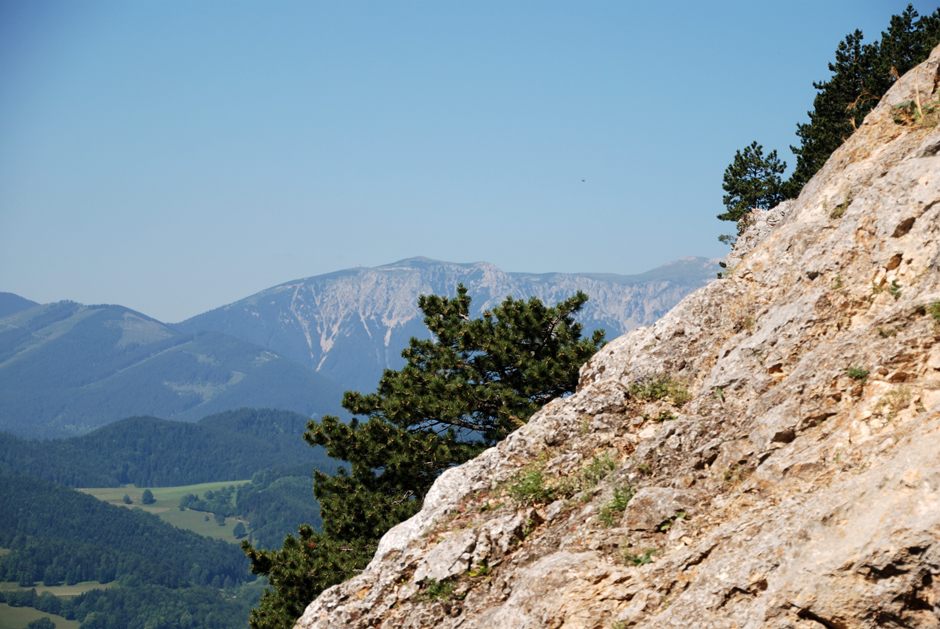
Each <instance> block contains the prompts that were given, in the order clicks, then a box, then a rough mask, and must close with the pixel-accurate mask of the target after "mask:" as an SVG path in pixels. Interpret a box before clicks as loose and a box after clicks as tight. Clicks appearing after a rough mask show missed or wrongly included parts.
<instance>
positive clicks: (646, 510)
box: [620, 487, 702, 531]
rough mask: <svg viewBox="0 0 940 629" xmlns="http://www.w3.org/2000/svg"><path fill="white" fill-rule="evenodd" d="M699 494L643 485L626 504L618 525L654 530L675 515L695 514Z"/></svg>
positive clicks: (641, 529) (699, 499)
mask: <svg viewBox="0 0 940 629" xmlns="http://www.w3.org/2000/svg"><path fill="white" fill-rule="evenodd" d="M701 500H702V496H701V494H699V492H697V491H689V490H682V489H673V488H671V487H645V488H643V489H641V490H639V491H638V492H636V495H635V496H634V497H633V500H631V501H630V504H629V505H627V509H626V511H625V512H624V515H623V521H622V522H621V524H620V526H622V527H624V528H627V529H630V530H632V531H656V530H659V529H660V527H661V526H662V525H663V523H664V522H666V521H667V520H670V519H674V518H675V517H676V516H677V515H679V514H683V515H687V516H692V515H695V513H696V510H697V508H698V505H699V503H700V502H701Z"/></svg>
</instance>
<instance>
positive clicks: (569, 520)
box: [296, 48, 940, 629]
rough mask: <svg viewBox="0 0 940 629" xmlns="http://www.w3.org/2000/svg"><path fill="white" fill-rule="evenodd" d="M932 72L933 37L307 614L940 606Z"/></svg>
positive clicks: (489, 620)
mask: <svg viewBox="0 0 940 629" xmlns="http://www.w3.org/2000/svg"><path fill="white" fill-rule="evenodd" d="M938 85H940V48H938V49H936V50H934V51H933V53H932V54H931V56H930V58H929V59H928V60H927V61H926V62H925V63H924V64H922V65H921V66H919V67H918V68H917V69H916V70H915V71H913V72H910V73H908V74H906V75H905V76H904V77H902V78H901V79H900V80H899V81H897V82H896V83H895V85H894V86H893V87H892V88H891V90H890V91H889V92H888V93H887V94H886V95H885V96H884V97H883V98H882V100H881V101H880V103H879V105H878V106H877V108H876V109H875V110H874V111H873V112H872V113H871V114H870V115H869V116H868V117H867V118H866V120H865V122H864V124H863V125H861V126H860V128H859V129H858V130H857V131H856V132H855V133H854V134H853V135H852V136H851V137H850V138H848V140H847V141H846V142H845V143H844V144H843V145H842V146H841V147H840V148H839V149H838V150H836V152H835V153H834V154H833V155H832V156H831V158H830V159H829V160H828V162H827V163H826V165H825V166H824V167H823V169H822V170H821V171H820V172H819V173H817V175H816V176H815V177H814V178H813V180H812V181H810V182H809V183H808V184H807V186H806V187H805V188H804V189H803V191H802V193H801V194H800V196H799V198H798V199H796V200H795V201H794V202H793V203H792V207H790V208H788V211H787V212H784V213H782V214H783V215H782V216H780V217H778V218H779V220H775V222H776V224H775V225H769V226H768V225H767V222H766V221H765V222H764V227H761V228H759V229H763V230H764V231H763V233H761V234H756V233H755V232H752V233H751V234H750V235H749V236H748V234H745V236H748V237H745V238H742V239H741V243H740V245H741V246H740V248H739V249H738V250H737V251H736V252H735V255H734V256H733V257H732V258H729V262H731V264H729V267H730V268H729V272H728V274H727V277H726V278H725V279H723V280H721V281H717V282H712V283H711V284H709V285H707V286H705V287H703V288H700V289H699V290H698V291H696V292H695V293H693V294H692V295H690V296H688V297H686V298H685V299H684V300H682V302H681V303H680V304H679V305H678V306H676V307H675V308H674V309H672V310H671V311H670V312H669V313H668V314H667V315H666V316H665V317H663V318H662V319H660V320H659V321H658V322H656V323H655V324H653V325H651V326H649V327H644V328H639V329H637V330H634V331H632V332H629V333H627V334H626V335H624V336H621V337H620V338H618V339H616V340H614V341H613V342H611V343H610V344H609V345H607V346H606V347H605V348H604V349H603V350H602V351H601V352H599V353H598V355H597V356H595V357H594V358H593V359H592V360H591V361H589V363H588V364H586V365H585V366H584V368H583V369H582V372H581V384H580V387H579V390H578V391H577V392H576V393H575V394H574V395H572V396H570V397H569V398H567V399H559V400H555V401H554V402H552V403H551V404H549V405H548V406H546V407H545V408H543V409H542V410H541V411H540V412H539V413H538V414H536V415H535V416H534V417H533V418H532V420H531V421H530V422H529V423H528V424H527V425H526V426H524V427H522V428H520V429H519V430H518V431H516V432H514V433H513V434H512V435H510V436H509V437H508V438H507V439H506V440H505V441H503V442H502V443H500V444H499V445H498V446H496V447H494V448H491V449H490V450H487V451H486V452H484V453H483V454H482V455H480V456H479V457H478V458H476V459H474V460H473V461H470V462H468V463H466V464H464V465H462V466H460V467H457V468H453V469H451V470H448V471H447V472H445V473H444V474H443V475H442V476H441V477H440V478H439V479H438V481H437V482H436V483H435V485H434V486H433V488H432V489H431V491H430V493H429V494H428V496H427V497H426V499H425V503H424V507H423V509H422V511H421V512H419V513H418V514H417V515H416V516H415V517H413V518H411V519H410V520H408V521H406V522H403V523H402V524H400V525H398V526H397V527H395V528H393V529H392V530H391V531H389V532H388V533H387V534H386V535H385V537H384V538H383V539H382V541H381V544H380V546H379V549H378V551H377V553H376V555H375V558H374V559H373V561H372V563H371V564H370V565H369V566H368V567H367V568H366V570H365V571H363V573H362V574H360V575H359V576H357V577H355V578H353V579H351V580H350V581H347V582H346V583H343V584H341V585H338V586H335V587H333V588H330V589H329V590H327V591H326V592H324V593H323V594H322V595H321V596H320V597H319V598H318V599H317V600H315V601H314V602H312V603H311V605H310V606H309V607H308V608H307V610H306V612H305V614H304V615H303V617H302V618H301V619H300V620H299V621H298V623H297V625H296V626H297V628H299V629H314V628H316V629H320V628H326V627H330V628H336V627H356V628H358V627H396V628H399V627H400V628H419V627H432V626H433V627H437V628H441V629H448V628H456V627H461V628H467V629H469V628H477V627H479V628H483V627H486V628H506V629H509V628H513V629H527V628H533V629H534V628H545V627H547V628H551V629H576V628H577V629H608V628H611V629H613V628H616V629H624V628H626V627H644V628H652V627H657V628H668V627H676V628H680V627H681V628H682V629H688V628H693V629H694V628H701V629H705V628H714V629H719V628H721V629H726V628H729V627H734V628H739V629H751V628H753V629H756V628H758V627H772V628H776V629H785V628H786V629H813V628H816V629H822V628H829V629H855V628H866V629H867V628H872V629H874V628H875V627H892V628H901V627H937V626H940V457H938V455H937V453H938V452H940V267H938V265H940V237H938V236H940V233H938V232H940V156H938V155H940V130H938V129H936V128H935V127H930V126H925V125H919V124H905V123H903V122H902V123H898V122H896V121H895V119H894V118H895V114H896V111H897V108H899V107H912V106H913V105H912V104H911V103H917V106H920V104H921V103H926V104H928V106H929V105H931V104H933V103H936V102H937V101H938V96H937V87H938ZM758 222H760V221H758ZM755 228H756V229H757V227H756V226H755ZM533 486H537V488H538V489H539V491H537V492H535V491H531V490H527V489H526V488H527V487H528V488H530V489H531V488H532V487H533Z"/></svg>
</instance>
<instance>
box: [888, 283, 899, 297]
mask: <svg viewBox="0 0 940 629" xmlns="http://www.w3.org/2000/svg"><path fill="white" fill-rule="evenodd" d="M888 292H889V293H891V296H892V297H894V298H895V299H900V297H901V285H900V284H898V283H897V280H891V286H890V287H888Z"/></svg>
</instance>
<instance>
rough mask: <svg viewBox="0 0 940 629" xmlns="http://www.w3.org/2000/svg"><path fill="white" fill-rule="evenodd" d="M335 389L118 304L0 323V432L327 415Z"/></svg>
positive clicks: (306, 373) (249, 349) (234, 343)
mask: <svg viewBox="0 0 940 629" xmlns="http://www.w3.org/2000/svg"><path fill="white" fill-rule="evenodd" d="M341 393H342V391H341V389H340V388H339V387H338V386H337V385H335V384H334V383H333V382H331V381H330V380H328V379H327V378H325V377H323V376H321V375H319V374H316V373H314V372H313V371H311V370H309V369H307V368H304V367H302V366H301V365H298V364H296V363H294V362H293V361H290V360H287V359H285V358H283V357H281V356H279V355H277V354H275V353H273V352H271V351H268V350H266V349H264V348H261V347H258V346H255V345H252V344H249V343H246V342H245V341H242V340H239V339H236V338H234V337H230V336H227V335H224V334H220V333H218V332H208V333H200V334H183V333H181V332H178V331H176V330H174V329H172V328H170V327H168V326H166V325H164V324H162V323H160V322H159V321H156V320H154V319H151V318H149V317H147V316H145V315H142V314H140V313H137V312H134V311H132V310H129V309H127V308H124V307H122V306H84V305H81V304H77V303H74V302H59V303H56V304H47V305H44V306H37V307H35V308H31V309H29V310H24V311H21V312H18V313H16V314H13V315H11V316H9V317H5V318H3V319H0V430H5V431H9V432H12V433H15V434H19V435H24V436H30V437H51V436H65V435H69V434H80V433H84V432H87V431H89V430H92V429H94V428H96V427H98V426H102V425H104V424H108V423H111V422H113V421H117V420H118V419H121V418H124V417H128V416H133V415H154V416H158V417H163V418H166V419H179V420H185V421H195V420H196V419H198V418H200V417H203V416H205V415H207V414H210V413H213V412H220V411H223V410H229V409H233V408H240V407H243V406H254V407H274V408H282V409H287V410H292V411H296V412H298V413H301V414H303V415H311V414H314V413H316V414H324V413H336V412H338V411H339V410H340V407H339V401H340V398H341Z"/></svg>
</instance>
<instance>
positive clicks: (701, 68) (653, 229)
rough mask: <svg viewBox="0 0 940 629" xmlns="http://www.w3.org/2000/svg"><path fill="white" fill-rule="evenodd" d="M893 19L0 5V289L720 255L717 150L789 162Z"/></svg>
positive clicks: (468, 7)
mask: <svg viewBox="0 0 940 629" xmlns="http://www.w3.org/2000/svg"><path fill="white" fill-rule="evenodd" d="M906 4H907V3H906V2H895V1H887V0H874V1H860V0H851V1H845V0H826V1H819V0H813V1H810V2H805V1H795V0H787V1H786V2H751V1H748V2H743V1H742V2H720V1H709V2H702V1H701V0H695V1H689V2H656V3H654V2H639V1H626V0H624V1H621V2H606V1H602V0H592V1H582V0H578V1H571V2H552V1H545V0H539V1H537V2H524V1H521V0H503V1H477V2H456V1H441V2H432V1H430V0H423V1H397V2H389V1H382V2H297V1H291V2H281V1H266V2H261V1H256V2H244V1H238V0H226V1H224V2H208V1H200V0H196V1H190V0H187V1H185V2H182V1H174V0H163V1H159V2H157V1H136V2H124V1H122V2H96V1H82V2H74V1H66V2H50V1H45V0H32V1H30V2H26V1H25V0H0V291H10V292H14V293H17V294H19V295H22V296H24V297H27V298H29V299H33V300H36V301H40V302H48V301H57V300H60V299H72V300H75V301H80V302H84V303H118V304H122V305H125V306H128V307H131V308H134V309H136V310H139V311H141V312H144V313H145V314H148V315H150V316H153V317H156V318H157V319H160V320H163V321H169V322H174V321H179V320H182V319H185V318H187V317H190V316H192V315H195V314H198V313H200V312H203V311H205V310H208V309H210V308H214V307H217V306H220V305H223V304H225V303H229V302H231V301H235V300H237V299H240V298H242V297H245V296H248V295H250V294H252V293H255V292H257V291H259V290H262V289H264V288H267V287H270V286H273V285H275V284H279V283H281V282H285V281H288V280H291V279H296V278H301V277H307V276H311V275H318V274H321V273H327V272H330V271H335V270H338V269H342V268H348V267H352V266H356V265H360V264H361V265H363V266H378V265H381V264H387V263H390V262H394V261H396V260H400V259H402V258H408V257H412V256H418V255H423V256H427V257H431V258H437V259H441V260H448V261H453V262H475V261H481V260H485V261H488V262H492V263H494V264H496V265H498V266H499V267H501V268H503V269H505V270H507V271H527V272H549V271H563V272H609V273H622V274H628V273H639V272H642V271H645V270H648V269H651V268H653V267H655V266H658V265H660V264H663V263H666V262H669V261H671V260H674V259H676V258H679V257H682V256H686V255H701V256H709V257H712V256H719V255H724V254H725V253H726V252H727V248H726V247H725V246H723V245H721V244H720V243H719V242H718V241H717V236H718V235H719V234H721V233H726V232H728V231H729V227H730V228H731V229H733V226H732V225H731V224H730V223H722V222H721V221H718V220H716V219H715V215H716V214H718V213H719V212H721V211H723V209H724V208H723V206H722V204H721V197H722V190H721V178H722V174H723V172H724V169H725V168H726V167H727V165H728V164H729V163H730V162H731V160H732V158H733V156H734V152H735V150H737V149H740V148H743V147H744V146H745V145H747V144H749V143H750V142H751V141H753V140H757V141H758V142H760V143H762V144H763V145H764V147H765V150H769V149H772V148H776V149H777V150H778V153H779V155H780V157H782V158H783V159H784V160H786V161H787V162H788V164H789V165H790V167H791V168H792V166H793V165H794V159H793V155H792V154H791V153H790V151H789V148H788V147H789V145H790V144H794V143H795V142H796V138H795V135H794V132H795V129H796V123H797V122H805V121H806V120H807V118H806V112H807V110H808V109H810V108H811V106H812V99H813V96H814V94H815V92H814V90H813V88H812V82H813V81H814V80H821V79H826V78H828V76H829V72H828V70H827V64H828V63H829V62H830V61H831V60H832V59H833V53H834V51H835V48H836V46H837V45H838V43H839V41H840V40H841V39H842V38H843V37H844V36H845V35H847V34H848V33H850V32H851V31H853V30H854V29H856V28H859V29H862V30H863V32H864V33H865V36H866V41H872V40H874V39H877V38H878V37H879V34H880V32H881V31H882V30H884V29H886V28H887V25H888V20H889V17H890V16H891V14H894V13H899V12H901V10H903V8H904V7H905V6H906ZM914 6H915V8H917V9H918V11H919V12H920V13H921V14H926V13H930V12H931V11H933V10H934V9H935V8H936V6H937V5H936V3H927V2H915V3H914Z"/></svg>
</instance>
